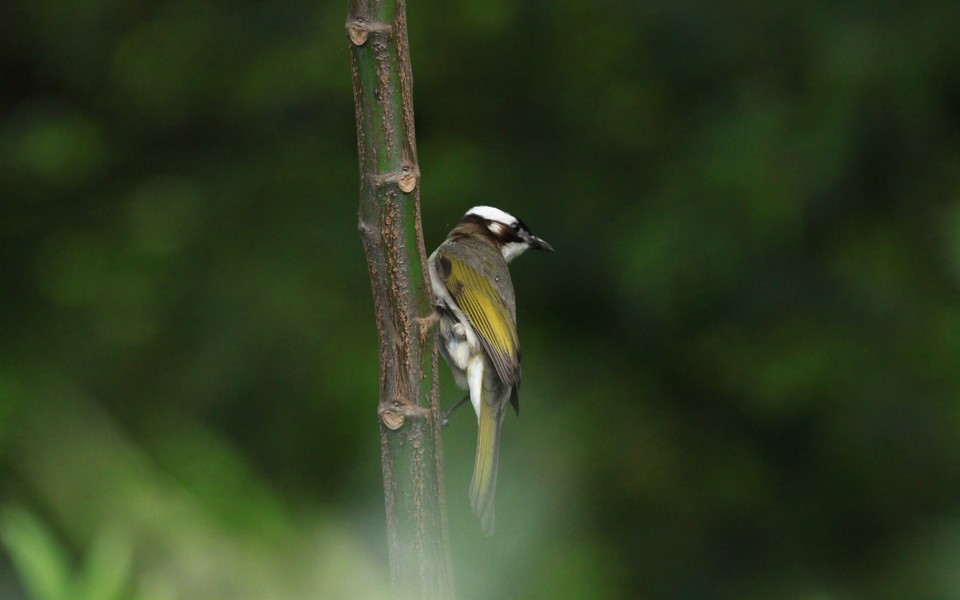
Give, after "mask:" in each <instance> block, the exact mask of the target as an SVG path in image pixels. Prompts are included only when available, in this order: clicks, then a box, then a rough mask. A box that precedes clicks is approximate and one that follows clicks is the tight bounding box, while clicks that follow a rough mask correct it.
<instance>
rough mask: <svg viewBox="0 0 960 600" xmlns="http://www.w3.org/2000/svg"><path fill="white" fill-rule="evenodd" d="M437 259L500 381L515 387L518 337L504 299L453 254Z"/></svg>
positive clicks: (515, 326) (518, 368) (449, 289)
mask: <svg viewBox="0 0 960 600" xmlns="http://www.w3.org/2000/svg"><path fill="white" fill-rule="evenodd" d="M436 261H437V264H436V267H437V274H438V275H440V278H441V279H442V280H443V284H444V286H446V288H447V291H448V292H450V296H451V297H452V298H453V301H454V302H456V304H457V307H458V308H459V309H460V310H461V311H463V314H465V315H466V316H467V319H469V320H470V325H472V326H473V330H474V331H475V332H476V333H477V337H479V338H480V343H481V344H482V345H483V348H484V350H486V352H487V356H489V357H490V360H491V361H492V362H493V365H494V366H495V367H496V369H497V374H498V375H499V376H500V381H502V382H503V383H504V384H506V385H508V386H510V387H516V386H517V385H519V383H520V340H519V339H518V338H517V325H516V323H514V320H513V317H512V316H511V315H510V311H509V309H508V308H507V306H506V304H504V302H503V299H502V298H501V297H500V295H499V294H498V293H497V291H496V289H495V288H494V287H493V285H492V284H491V283H490V282H489V281H488V280H487V279H486V278H485V277H483V276H482V275H481V274H480V273H478V272H477V270H476V269H474V268H473V267H471V266H470V265H468V264H467V263H466V262H464V261H462V260H460V259H459V258H457V257H456V256H451V255H450V254H446V253H443V252H440V253H438V254H437V258H436Z"/></svg>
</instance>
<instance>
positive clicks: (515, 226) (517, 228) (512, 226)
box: [510, 223, 520, 231]
mask: <svg viewBox="0 0 960 600" xmlns="http://www.w3.org/2000/svg"><path fill="white" fill-rule="evenodd" d="M510 229H512V230H514V231H520V223H511V224H510Z"/></svg>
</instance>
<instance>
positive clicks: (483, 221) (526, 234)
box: [461, 206, 553, 262]
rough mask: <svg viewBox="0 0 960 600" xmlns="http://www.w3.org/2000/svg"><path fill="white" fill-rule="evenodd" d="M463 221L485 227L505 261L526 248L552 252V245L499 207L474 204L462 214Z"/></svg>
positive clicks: (508, 260)
mask: <svg viewBox="0 0 960 600" xmlns="http://www.w3.org/2000/svg"><path fill="white" fill-rule="evenodd" d="M464 221H467V222H473V223H477V224H479V225H482V226H483V227H486V229H487V231H489V232H490V237H491V239H493V241H494V242H495V243H496V244H497V247H499V248H500V252H501V253H502V254H503V258H504V260H506V261H507V262H510V261H511V260H513V259H514V258H516V257H518V256H520V255H521V254H523V253H524V252H525V251H526V250H527V249H528V248H535V249H537V250H547V251H549V252H553V246H551V245H550V244H548V243H547V242H545V241H543V240H541V239H540V238H538V237H537V236H535V235H533V234H532V233H530V230H529V229H527V226H526V225H525V224H524V223H523V221H521V220H520V219H518V218H516V217H515V216H513V215H511V214H509V213H506V212H504V211H502V210H500V209H499V208H494V207H492V206H474V207H473V208H471V209H470V210H468V211H467V214H465V215H464V216H463V219H462V220H461V222H464Z"/></svg>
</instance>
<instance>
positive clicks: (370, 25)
mask: <svg viewBox="0 0 960 600" xmlns="http://www.w3.org/2000/svg"><path fill="white" fill-rule="evenodd" d="M392 29H393V28H392V27H391V26H390V25H389V24H387V23H378V22H375V21H366V20H365V19H353V20H351V21H347V37H348V38H350V43H351V44H353V45H354V46H362V45H364V44H366V43H367V38H368V37H370V34H371V33H374V32H383V31H385V32H389V31H391V30H392Z"/></svg>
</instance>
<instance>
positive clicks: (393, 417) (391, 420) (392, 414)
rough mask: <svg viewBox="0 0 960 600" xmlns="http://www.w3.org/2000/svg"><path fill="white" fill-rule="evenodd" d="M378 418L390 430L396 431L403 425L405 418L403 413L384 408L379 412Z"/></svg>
mask: <svg viewBox="0 0 960 600" xmlns="http://www.w3.org/2000/svg"><path fill="white" fill-rule="evenodd" d="M380 420H381V421H383V424H384V425H386V427H387V429H389V430H390V431H396V430H398V429H400V428H401V427H403V421H404V420H405V418H404V416H403V413H402V412H400V411H398V410H384V411H381V412H380Z"/></svg>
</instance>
